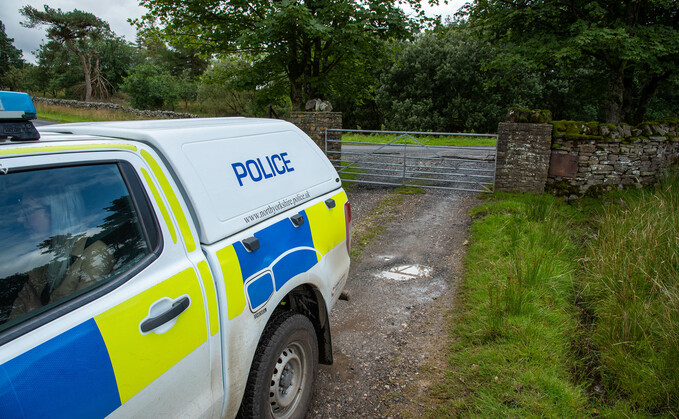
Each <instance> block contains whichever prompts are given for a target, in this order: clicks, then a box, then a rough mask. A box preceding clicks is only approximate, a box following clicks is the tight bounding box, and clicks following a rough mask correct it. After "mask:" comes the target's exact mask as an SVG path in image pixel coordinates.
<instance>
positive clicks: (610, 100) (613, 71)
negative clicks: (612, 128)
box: [604, 62, 625, 124]
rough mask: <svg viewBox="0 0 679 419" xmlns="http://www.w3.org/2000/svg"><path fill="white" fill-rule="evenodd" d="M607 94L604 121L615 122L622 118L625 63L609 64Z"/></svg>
mask: <svg viewBox="0 0 679 419" xmlns="http://www.w3.org/2000/svg"><path fill="white" fill-rule="evenodd" d="M609 69H610V73H609V79H608V94H607V95H606V100H605V101H604V112H605V114H606V122H607V123H609V124H617V123H619V122H621V120H622V106H623V98H624V94H625V83H624V79H625V65H624V63H623V62H619V63H616V64H609Z"/></svg>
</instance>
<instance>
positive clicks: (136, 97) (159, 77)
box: [123, 64, 179, 109]
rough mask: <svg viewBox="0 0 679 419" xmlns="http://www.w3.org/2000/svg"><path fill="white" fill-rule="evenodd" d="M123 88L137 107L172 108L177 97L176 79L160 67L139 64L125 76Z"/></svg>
mask: <svg viewBox="0 0 679 419" xmlns="http://www.w3.org/2000/svg"><path fill="white" fill-rule="evenodd" d="M123 90H124V91H125V92H127V93H128V94H129V95H130V96H131V98H132V106H133V107H135V108H137V109H160V108H162V107H164V106H167V107H172V108H174V106H175V104H176V103H177V100H178V99H179V90H178V82H177V79H176V78H175V77H174V76H172V75H171V74H170V73H169V72H168V71H167V70H165V69H163V68H162V67H159V66H156V65H151V64H141V65H138V66H136V67H134V68H133V69H132V71H131V72H130V75H129V76H128V77H126V78H125V82H124V83H123Z"/></svg>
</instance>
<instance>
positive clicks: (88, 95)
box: [65, 40, 92, 102]
mask: <svg viewBox="0 0 679 419" xmlns="http://www.w3.org/2000/svg"><path fill="white" fill-rule="evenodd" d="M65 44H66V47H67V48H68V49H70V50H71V51H73V52H74V53H75V54H76V55H77V56H78V58H80V63H81V64H82V66H83V73H84V74H85V102H89V101H90V100H92V82H91V80H90V58H91V55H90V57H87V56H85V54H84V53H83V52H82V51H79V50H78V49H77V48H76V47H74V46H73V44H72V43H71V42H70V40H67V41H65Z"/></svg>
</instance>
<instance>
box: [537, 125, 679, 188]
mask: <svg viewBox="0 0 679 419" xmlns="http://www.w3.org/2000/svg"><path fill="white" fill-rule="evenodd" d="M552 124H553V126H554V131H553V139H552V147H551V148H552V150H551V154H552V156H551V163H552V164H551V167H550V171H549V176H548V178H547V182H546V185H545V189H546V191H548V192H550V193H552V194H555V195H559V196H568V197H570V198H575V197H579V196H583V195H590V196H598V195H600V194H601V193H603V192H605V191H608V190H612V189H624V188H629V187H638V188H640V187H643V186H647V185H652V184H653V183H655V182H656V181H657V180H658V177H659V176H661V175H662V174H663V172H664V171H665V170H666V169H668V168H669V167H670V166H672V165H674V164H676V163H677V161H678V160H679V121H676V120H675V121H672V120H667V121H661V122H655V123H644V124H641V125H639V126H636V127H633V126H630V125H627V124H618V125H610V124H599V123H596V122H590V123H582V122H572V121H555V122H553V123H552ZM564 162H566V163H564ZM568 162H571V164H570V165H569V164H568ZM557 165H559V166H560V167H556V166H557Z"/></svg>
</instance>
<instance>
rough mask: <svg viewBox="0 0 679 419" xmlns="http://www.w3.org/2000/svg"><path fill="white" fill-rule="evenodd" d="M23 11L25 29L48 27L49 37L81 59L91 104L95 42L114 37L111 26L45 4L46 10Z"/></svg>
mask: <svg viewBox="0 0 679 419" xmlns="http://www.w3.org/2000/svg"><path fill="white" fill-rule="evenodd" d="M19 11H20V12H21V14H22V15H23V16H24V17H25V18H26V19H27V21H26V22H22V25H23V26H25V27H27V28H35V27H36V26H40V25H48V29H47V38H48V39H50V40H51V41H55V42H58V43H60V44H62V45H64V46H66V48H68V49H69V50H70V51H72V52H73V53H74V54H76V55H77V56H78V58H79V59H80V61H81V64H82V71H83V75H84V80H85V81H84V88H85V101H89V100H90V99H91V96H92V74H91V72H92V58H93V57H94V56H96V55H97V50H96V49H94V47H93V45H92V43H93V42H94V41H98V40H100V39H103V38H105V37H106V36H110V34H111V30H110V28H109V26H108V23H106V22H104V21H103V20H101V19H99V18H98V17H96V16H95V15H93V14H92V13H88V12H83V11H80V10H78V9H74V10H72V11H70V12H62V11H61V9H54V8H51V7H49V6H47V5H45V10H44V11H39V10H38V9H36V8H34V7H32V6H24V7H23V8H21V9H20V10H19Z"/></svg>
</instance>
